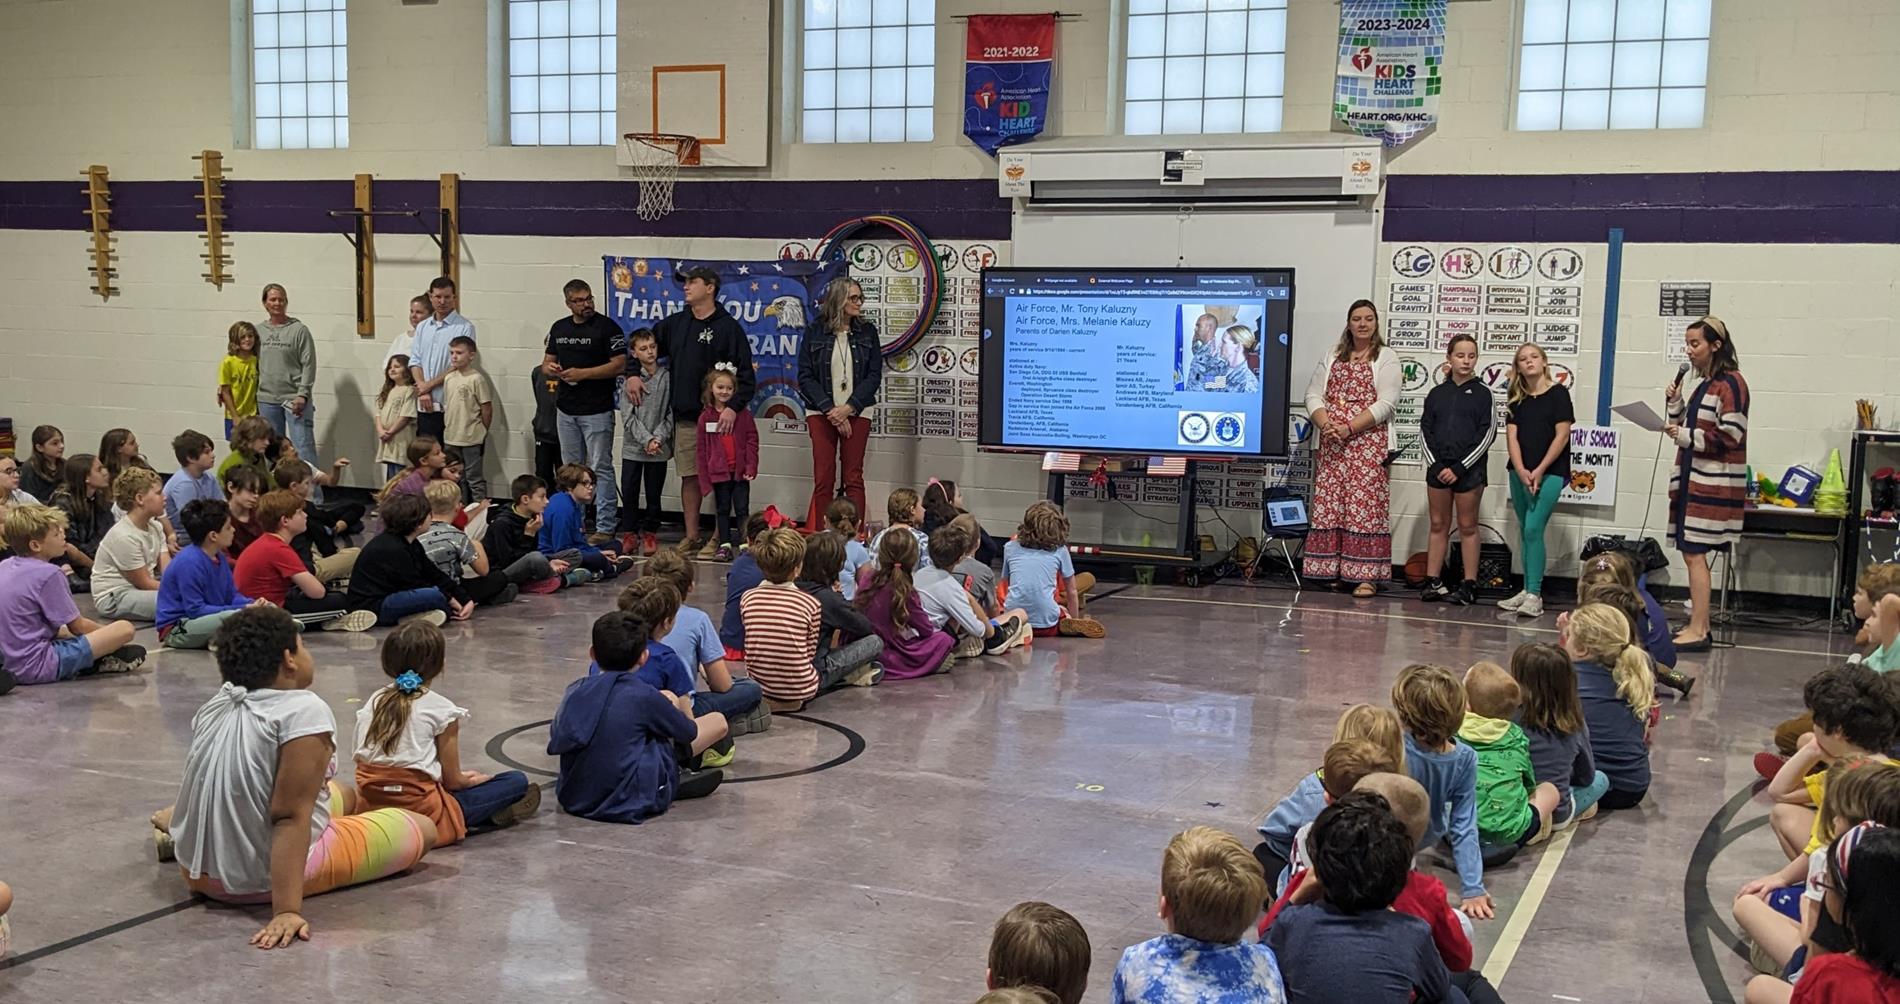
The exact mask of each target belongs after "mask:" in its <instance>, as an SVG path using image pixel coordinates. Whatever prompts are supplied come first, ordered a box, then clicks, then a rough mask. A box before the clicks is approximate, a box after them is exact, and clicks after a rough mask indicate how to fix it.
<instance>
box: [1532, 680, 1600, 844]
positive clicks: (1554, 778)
mask: <svg viewBox="0 0 1900 1004" xmlns="http://www.w3.org/2000/svg"><path fill="white" fill-rule="evenodd" d="M1511 678H1512V679H1514V680H1516V681H1517V687H1518V693H1519V695H1520V696H1521V697H1522V698H1523V707H1522V709H1521V710H1520V711H1519V713H1518V719H1517V721H1518V726H1519V727H1520V728H1522V729H1523V730H1524V738H1525V740H1526V741H1527V742H1528V743H1529V744H1530V754H1531V778H1532V779H1533V780H1535V781H1536V782H1537V783H1538V784H1539V785H1545V784H1548V785H1550V786H1551V787H1553V788H1555V789H1557V808H1556V809H1555V810H1554V811H1553V812H1552V813H1551V817H1550V819H1551V824H1552V825H1553V826H1554V827H1557V828H1562V827H1566V826H1574V825H1576V824H1577V823H1580V822H1582V821H1583V820H1586V819H1589V818H1590V817H1592V816H1594V815H1596V812H1597V799H1599V798H1602V797H1603V793H1604V792H1606V791H1608V790H1610V779H1609V777H1608V776H1607V775H1605V774H1604V773H1603V772H1602V771H1600V770H1598V769H1597V768H1596V759H1595V758H1594V757H1593V756H1592V755H1591V753H1590V733H1589V731H1588V729H1587V727H1586V726H1585V724H1584V718H1583V701H1582V700H1581V699H1579V698H1578V697H1577V671H1576V669H1575V668H1573V667H1572V666H1571V664H1570V653H1568V652H1565V651H1564V650H1563V649H1561V648H1559V647H1557V646H1556V645H1548V644H1544V643H1541V642H1533V643H1531V644H1528V645H1519V646H1518V647H1517V651H1516V652H1513V653H1511Z"/></svg>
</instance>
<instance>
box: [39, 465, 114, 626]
mask: <svg viewBox="0 0 1900 1004" xmlns="http://www.w3.org/2000/svg"><path fill="white" fill-rule="evenodd" d="M111 484H112V482H111V481H110V480H108V478H107V474H106V467H105V465H104V464H102V463H100V462H99V459H98V458H97V457H95V456H93V455H92V454H90V453H75V454H73V455H72V456H70V457H67V458H66V459H65V461H64V462H63V463H62V464H61V465H60V483H59V487H58V488H55V489H53V496H52V498H51V499H50V500H49V501H48V503H47V504H48V505H50V506H52V507H53V508H55V509H58V510H59V511H60V512H62V513H65V514H66V564H67V565H68V566H70V567H71V568H72V570H73V581H72V587H73V590H74V591H75V592H86V591H87V590H88V589H89V588H90V586H91V582H92V565H93V558H94V556H95V555H97V554H98V553H99V545H100V544H101V543H103V542H104V541H105V539H106V534H107V533H110V532H111V531H112V526H113V523H114V521H115V518H114V516H113V514H112V495H111V493H110V492H109V491H108V490H107V489H109V488H110V487H111Z"/></svg>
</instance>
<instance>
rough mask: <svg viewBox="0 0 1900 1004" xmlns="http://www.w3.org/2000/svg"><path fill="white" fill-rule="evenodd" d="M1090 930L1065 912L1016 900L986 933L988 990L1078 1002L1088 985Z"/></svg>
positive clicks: (1063, 1002)
mask: <svg viewBox="0 0 1900 1004" xmlns="http://www.w3.org/2000/svg"><path fill="white" fill-rule="evenodd" d="M1090 954H1091V953H1090V950H1089V933H1088V932H1087V931H1085V930H1083V929H1082V924H1081V923H1080V922H1079V921H1077V920H1076V919H1075V917H1073V916H1071V915H1070V914H1069V912H1068V911H1067V910H1063V909H1061V908H1059V907H1054V906H1050V905H1049V904H1047V903H1037V902H1028V903H1018V904H1016V905H1015V906H1012V907H1010V908H1009V912H1008V913H1005V914H1003V916H1002V919H1000V920H998V921H997V922H996V929H995V930H994V931H992V932H991V933H990V959H989V963H990V968H989V972H988V973H987V974H986V981H987V982H988V984H989V989H990V990H1003V989H1007V988H1009V987H1025V988H1033V989H1038V990H1043V991H1046V992H1047V993H1048V994H1049V995H1050V997H1051V999H1053V1000H1054V1001H1055V1004H1082V995H1083V993H1085V992H1086V991H1087V990H1088V985H1089V959H1090Z"/></svg>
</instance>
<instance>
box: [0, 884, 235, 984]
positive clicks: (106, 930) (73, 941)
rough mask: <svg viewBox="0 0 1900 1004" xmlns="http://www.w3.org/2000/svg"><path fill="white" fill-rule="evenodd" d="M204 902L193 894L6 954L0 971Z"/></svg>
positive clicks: (1, 960)
mask: <svg viewBox="0 0 1900 1004" xmlns="http://www.w3.org/2000/svg"><path fill="white" fill-rule="evenodd" d="M205 902H207V900H205V899H204V898H203V897H201V896H193V897H191V898H190V899H183V900H179V901H178V902H176V903H173V904H171V905H170V906H161V907H159V908H158V909H156V910H151V911H148V912H146V913H141V914H139V915H138V916H136V917H130V918H127V919H125V920H121V921H119V922H118V923H116V924H107V925H106V926H104V927H101V928H99V929H97V930H93V931H87V932H86V933H84V934H77V935H74V936H72V937H70V938H67V939H66V940H65V941H55V942H53V943H52V944H50V945H41V946H40V947H38V948H35V949H33V950H32V951H30V952H22V953H20V954H19V955H12V956H8V957H7V958H4V959H0V972H4V971H6V970H8V969H11V968H15V967H18V966H24V965H26V964H28V963H30V962H38V961H39V960H41V959H44V958H46V957H47V956H49V955H58V954H59V953H60V952H63V951H66V950H67V949H69V948H78V947H79V946H81V945H86V944H90V943H92V942H94V941H98V940H99V939H100V938H105V937H110V936H111V935H114V934H118V933H120V932H122V931H130V930H131V929H133V928H135V927H139V926H141V925H144V924H149V923H151V922H152V921H154V920H162V919H164V918H166V917H169V916H171V915H172V914H174V913H183V912H184V911H186V910H189V909H191V908H192V907H194V906H199V905H202V904H203V903H205Z"/></svg>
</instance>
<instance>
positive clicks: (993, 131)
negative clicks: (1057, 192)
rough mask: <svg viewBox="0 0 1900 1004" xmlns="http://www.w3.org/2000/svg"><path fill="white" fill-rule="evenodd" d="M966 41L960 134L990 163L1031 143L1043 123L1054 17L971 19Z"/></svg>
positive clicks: (1053, 55)
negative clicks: (1016, 146) (1006, 149)
mask: <svg viewBox="0 0 1900 1004" xmlns="http://www.w3.org/2000/svg"><path fill="white" fill-rule="evenodd" d="M966 38H967V45H966V54H965V60H966V62H965V64H964V71H963V80H964V88H963V94H964V106H963V134H964V135H965V136H968V137H970V141H971V142H973V143H975V144H976V145H977V146H980V147H982V148H983V152H984V153H987V154H989V155H990V156H992V157H994V156H996V151H997V149H998V148H999V147H1005V146H1009V145H1011V144H1014V143H1023V142H1027V141H1029V140H1031V139H1034V138H1035V137H1036V135H1037V134H1039V133H1041V132H1042V126H1043V123H1044V122H1047V121H1048V119H1049V84H1050V82H1051V80H1052V79H1053V78H1054V76H1055V66H1056V63H1055V58H1056V16H1055V15H1054V14H973V15H971V16H970V27H969V31H968V34H967V36H966Z"/></svg>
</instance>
